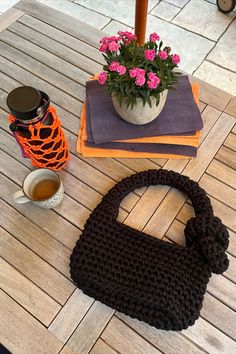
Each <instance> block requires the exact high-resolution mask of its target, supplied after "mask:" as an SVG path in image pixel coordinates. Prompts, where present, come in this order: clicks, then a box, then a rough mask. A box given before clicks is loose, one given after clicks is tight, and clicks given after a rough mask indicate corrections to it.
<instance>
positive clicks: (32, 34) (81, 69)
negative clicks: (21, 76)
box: [8, 22, 103, 83]
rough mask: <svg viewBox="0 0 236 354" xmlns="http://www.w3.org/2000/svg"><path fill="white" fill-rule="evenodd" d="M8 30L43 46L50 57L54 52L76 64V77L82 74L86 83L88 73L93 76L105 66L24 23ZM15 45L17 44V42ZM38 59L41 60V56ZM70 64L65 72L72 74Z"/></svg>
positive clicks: (66, 60) (40, 46) (58, 56)
mask: <svg viewBox="0 0 236 354" xmlns="http://www.w3.org/2000/svg"><path fill="white" fill-rule="evenodd" d="M8 30H9V31H11V32H13V33H15V34H16V35H17V36H20V37H23V38H25V39H26V40H27V41H29V42H30V43H33V44H35V45H36V46H38V47H39V48H40V49H41V48H42V49H44V50H46V51H47V52H48V56H49V57H50V53H51V54H53V56H56V57H57V58H61V59H63V60H65V62H66V63H70V64H72V65H74V66H75V67H76V68H78V74H77V76H76V77H78V75H81V78H80V81H79V82H81V83H84V80H87V77H88V75H86V74H87V73H89V74H90V76H91V75H94V74H95V73H98V72H100V71H102V67H103V66H102V65H101V64H98V63H97V62H94V61H93V60H92V59H90V58H88V57H85V56H84V55H82V54H80V53H78V52H77V51H74V50H73V49H71V48H69V47H66V46H64V45H63V44H61V43H59V42H57V41H56V40H54V39H52V38H49V37H48V36H46V35H45V34H42V33H40V32H37V31H35V30H34V29H32V28H29V27H27V26H25V25H23V24H22V23H18V22H15V23H13V24H12V25H11V26H10V27H8ZM15 46H17V44H15ZM30 46H31V44H30ZM25 50H26V51H27V53H28V54H30V52H31V50H30V48H29V50H28V49H26V48H25ZM38 59H39V60H40V58H38ZM49 65H50V64H49ZM68 66H69V67H68V70H67V69H66V70H65V71H64V72H65V73H69V74H70V75H71V73H70V70H69V68H70V65H68ZM82 80H83V81H82Z"/></svg>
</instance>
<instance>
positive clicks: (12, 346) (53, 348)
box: [0, 290, 63, 354]
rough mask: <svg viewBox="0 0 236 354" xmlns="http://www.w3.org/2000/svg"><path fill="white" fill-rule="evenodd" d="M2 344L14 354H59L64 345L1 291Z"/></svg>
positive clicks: (0, 323)
mask: <svg viewBox="0 0 236 354" xmlns="http://www.w3.org/2000/svg"><path fill="white" fill-rule="evenodd" d="M0 302H1V306H0V327H1V342H2V344H3V345H4V346H5V347H6V348H8V350H9V351H10V352H12V353H17V354H32V353H37V354H46V353H48V349H49V348H50V354H57V353H58V352H59V350H60V349H61V348H62V346H63V343H62V342H60V341H59V339H57V338H56V337H55V336H54V335H53V334H52V333H50V332H49V331H48V330H47V329H46V328H45V327H44V326H43V325H42V324H40V323H39V322H38V321H37V320H36V319H35V318H33V317H32V316H31V315H30V314H29V313H28V312H26V311H25V310H24V309H23V308H22V307H21V306H20V305H18V304H17V303H16V302H15V301H13V300H12V299H11V298H10V297H9V296H8V295H6V294H5V293H4V292H3V291H2V290H0Z"/></svg>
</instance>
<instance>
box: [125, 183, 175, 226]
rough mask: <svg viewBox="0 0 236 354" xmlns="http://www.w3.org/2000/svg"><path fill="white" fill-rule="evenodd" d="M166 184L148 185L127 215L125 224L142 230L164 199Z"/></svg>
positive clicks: (167, 188)
mask: <svg viewBox="0 0 236 354" xmlns="http://www.w3.org/2000/svg"><path fill="white" fill-rule="evenodd" d="M168 190H169V187H168V186H150V187H149V188H147V190H146V192H145V193H144V194H143V196H142V197H141V198H140V200H139V202H138V203H137V204H136V205H135V207H134V208H133V210H132V211H131V213H130V214H129V215H128V216H127V218H126V220H125V224H126V225H129V226H130V227H133V228H135V229H137V230H142V229H143V228H144V227H145V225H146V223H147V222H148V220H149V219H150V218H151V216H152V214H153V212H154V211H155V210H156V209H157V207H158V206H159V205H160V203H161V202H162V200H163V199H164V197H165V195H166V193H167V191H168Z"/></svg>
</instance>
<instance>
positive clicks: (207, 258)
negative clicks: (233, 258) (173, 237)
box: [70, 169, 229, 331]
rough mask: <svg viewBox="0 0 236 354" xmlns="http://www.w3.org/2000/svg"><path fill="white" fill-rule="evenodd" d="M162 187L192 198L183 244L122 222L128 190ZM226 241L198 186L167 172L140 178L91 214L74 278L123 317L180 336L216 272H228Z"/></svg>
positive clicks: (121, 185)
mask: <svg viewBox="0 0 236 354" xmlns="http://www.w3.org/2000/svg"><path fill="white" fill-rule="evenodd" d="M157 184H166V185H169V186H172V187H174V188H177V189H179V190H180V191H182V192H184V193H185V194H187V196H188V197H189V198H190V200H191V201H192V204H193V207H194V209H195V214H196V216H195V217H193V218H191V219H190V220H189V221H188V222H187V225H186V228H185V237H186V247H183V246H179V245H175V244H171V243H169V242H165V241H162V240H159V239H158V238H155V237H152V236H150V235H147V234H145V233H143V232H140V231H137V230H135V229H133V228H131V227H129V226H126V225H124V224H122V223H120V222H118V221H117V215H118V209H119V205H120V202H121V201H122V199H123V198H124V197H125V196H126V195H127V194H128V193H130V192H131V191H134V190H135V189H136V188H140V187H143V186H150V185H157ZM166 212H167V213H168V210H166ZM157 228H158V225H157ZM228 237H229V235H228V231H227V229H226V227H225V226H224V225H223V224H222V222H221V220H220V219H219V218H217V217H215V216H214V215H213V210H212V206H211V203H210V199H209V198H208V197H207V195H206V192H205V191H204V190H203V189H202V188H200V187H199V185H198V183H197V182H194V181H192V180H190V179H189V178H188V177H186V176H181V175H180V174H179V173H176V172H173V171H166V170H163V169H160V170H149V171H145V172H141V173H137V174H135V175H132V176H131V177H128V178H125V179H123V180H122V181H121V182H119V183H117V184H116V185H115V186H114V187H113V188H111V189H110V191H109V192H108V193H107V194H106V195H105V196H104V197H103V199H102V201H101V202H100V203H99V204H98V206H97V207H96V208H95V209H94V211H93V212H92V213H91V215H90V217H89V218H88V220H87V222H86V224H85V227H84V230H83V233H82V235H81V236H80V239H79V240H78V241H77V243H76V246H75V248H74V250H73V252H72V255H71V262H70V268H71V270H70V271H71V277H72V279H73V280H74V282H75V283H76V284H77V285H78V287H79V288H80V289H81V290H82V291H83V292H84V293H85V294H87V295H89V296H91V297H93V298H95V299H96V300H99V301H101V302H103V303H104V304H106V305H108V306H110V307H112V308H114V309H116V310H118V311H120V312H123V313H125V314H127V315H129V316H131V317H135V318H137V319H139V320H142V321H145V322H148V323H149V324H150V325H152V326H155V327H157V328H161V329H165V330H175V331H180V330H182V329H186V328H187V327H188V326H190V325H193V324H194V322H195V320H196V319H197V318H198V317H199V314H200V309H201V307H202V302H203V297H204V294H205V291H206V286H207V283H208V280H209V278H210V277H211V273H212V272H214V273H218V274H219V273H223V272H224V271H225V270H226V269H227V268H228V258H227V256H226V254H225V250H226V249H227V247H228Z"/></svg>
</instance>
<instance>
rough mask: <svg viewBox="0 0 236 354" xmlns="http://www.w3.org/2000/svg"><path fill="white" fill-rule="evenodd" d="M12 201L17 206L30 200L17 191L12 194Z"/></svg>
mask: <svg viewBox="0 0 236 354" xmlns="http://www.w3.org/2000/svg"><path fill="white" fill-rule="evenodd" d="M13 199H14V202H15V203H18V204H23V203H28V202H30V199H29V198H27V197H26V196H25V195H24V193H23V191H18V192H15V193H14V194H13Z"/></svg>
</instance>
